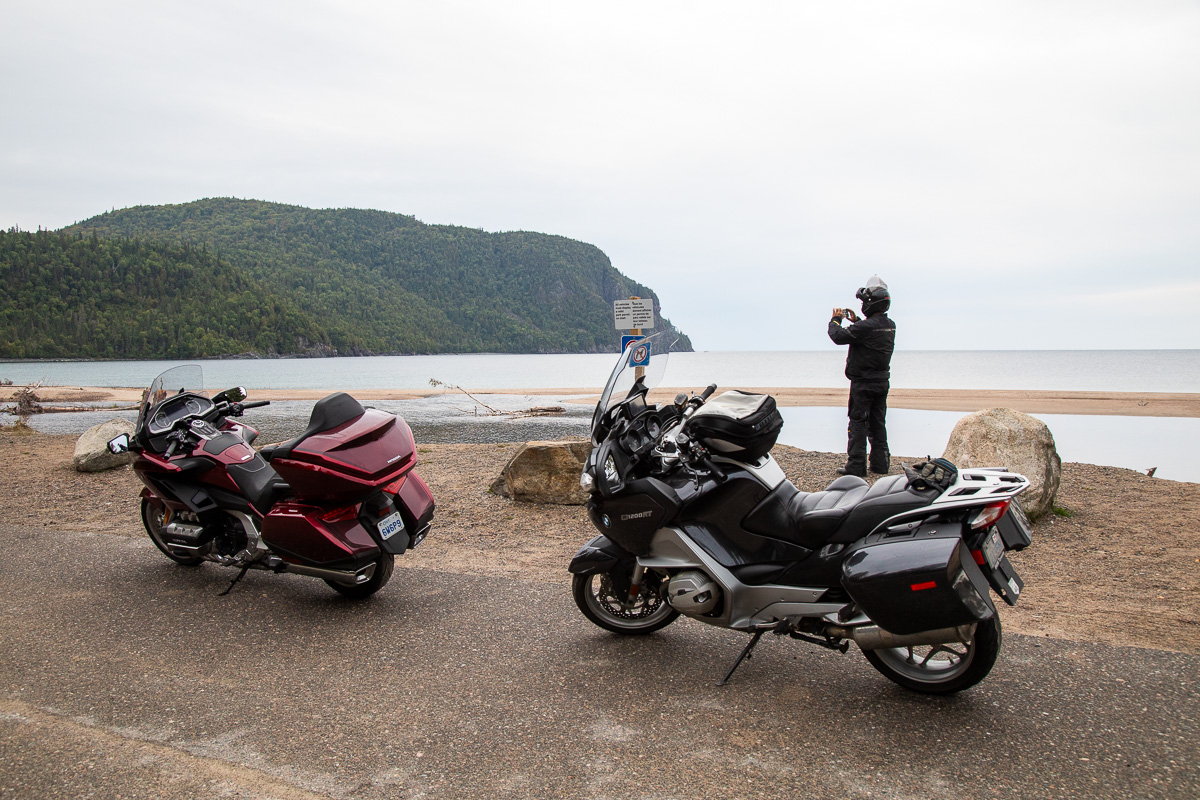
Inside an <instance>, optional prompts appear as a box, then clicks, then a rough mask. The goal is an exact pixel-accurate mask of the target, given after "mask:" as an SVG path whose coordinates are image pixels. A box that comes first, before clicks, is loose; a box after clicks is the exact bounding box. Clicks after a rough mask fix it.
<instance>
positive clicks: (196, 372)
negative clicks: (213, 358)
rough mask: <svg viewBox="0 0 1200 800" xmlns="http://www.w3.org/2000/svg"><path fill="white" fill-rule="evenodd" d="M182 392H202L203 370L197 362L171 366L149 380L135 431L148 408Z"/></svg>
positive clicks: (146, 414)
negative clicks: (148, 386)
mask: <svg viewBox="0 0 1200 800" xmlns="http://www.w3.org/2000/svg"><path fill="white" fill-rule="evenodd" d="M183 392H195V393H196V394H204V370H202V369H201V368H200V365H199V364H184V365H183V366H179V367H171V368H170V369H169V370H167V371H166V372H164V373H162V374H161V375H159V376H158V377H157V378H155V379H154V380H153V381H151V382H150V388H148V389H147V390H146V392H145V394H143V395H142V406H141V408H140V409H139V410H138V418H137V426H136V431H137V432H139V433H140V432H141V430H142V427H143V426H144V425H145V423H146V420H147V419H148V418H149V416H150V409H152V408H154V407H155V406H156V405H158V404H159V403H161V402H162V401H163V400H165V399H167V398H168V397H171V396H172V395H177V394H182V393H183Z"/></svg>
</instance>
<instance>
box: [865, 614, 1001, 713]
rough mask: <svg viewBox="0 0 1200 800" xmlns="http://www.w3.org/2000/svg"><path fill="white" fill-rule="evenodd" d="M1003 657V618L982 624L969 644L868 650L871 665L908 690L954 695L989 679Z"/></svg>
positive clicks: (976, 628) (996, 618) (866, 652)
mask: <svg viewBox="0 0 1200 800" xmlns="http://www.w3.org/2000/svg"><path fill="white" fill-rule="evenodd" d="M999 654H1000V619H999V618H998V617H992V618H991V619H988V620H984V621H983V622H980V623H979V624H978V625H977V626H976V627H975V636H974V637H973V638H972V639H971V641H969V642H965V643H964V642H951V643H949V644H935V645H923V646H919V647H891V648H885V649H883V650H864V651H863V655H864V656H866V657H867V661H870V662H871V666H873V667H875V669H877V670H879V671H880V672H882V673H883V674H884V675H886V676H887V677H888V678H889V679H891V680H893V681H895V682H896V683H898V684H900V685H901V686H903V687H904V688H906V689H912V690H913V691H914V692H924V693H925V694H953V693H954V692H961V691H962V690H963V689H969V688H970V687H972V686H974V685H975V684H977V683H979V682H980V681H981V680H983V679H984V678H986V677H987V674H988V673H989V672H991V671H992V666H993V665H995V663H996V656H998V655H999Z"/></svg>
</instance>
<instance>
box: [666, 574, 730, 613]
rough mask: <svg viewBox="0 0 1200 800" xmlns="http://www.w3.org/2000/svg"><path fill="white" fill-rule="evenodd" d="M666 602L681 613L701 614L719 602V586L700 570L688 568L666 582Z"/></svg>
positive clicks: (715, 607) (712, 608)
mask: <svg viewBox="0 0 1200 800" xmlns="http://www.w3.org/2000/svg"><path fill="white" fill-rule="evenodd" d="M667 602H668V603H670V604H671V607H672V608H674V609H675V610H676V611H678V612H679V613H681V614H687V615H688V616H691V617H699V616H703V615H705V614H709V613H711V612H713V611H715V610H716V609H717V607H718V606H719V605H720V604H721V587H720V586H719V585H717V582H716V581H714V580H713V579H712V578H710V577H708V576H707V575H705V574H704V573H703V572H701V571H700V570H688V571H686V572H681V573H679V574H678V575H676V576H675V577H673V578H671V581H670V583H668V584H667Z"/></svg>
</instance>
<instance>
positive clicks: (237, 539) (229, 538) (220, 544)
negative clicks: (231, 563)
mask: <svg viewBox="0 0 1200 800" xmlns="http://www.w3.org/2000/svg"><path fill="white" fill-rule="evenodd" d="M220 526H221V529H220V532H219V533H218V534H217V536H216V540H215V542H214V544H215V545H216V546H215V548H214V549H215V550H216V551H217V553H218V554H219V555H222V556H233V555H236V554H237V553H240V552H241V551H242V550H244V549H245V548H246V531H245V530H244V529H243V528H242V525H241V523H240V522H238V521H237V520H236V519H234V518H233V517H230V516H228V515H224V516H222V517H221V522H220Z"/></svg>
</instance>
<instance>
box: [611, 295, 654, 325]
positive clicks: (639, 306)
mask: <svg viewBox="0 0 1200 800" xmlns="http://www.w3.org/2000/svg"><path fill="white" fill-rule="evenodd" d="M613 319H614V320H615V321H616V327H617V330H619V331H630V330H633V329H634V328H643V329H644V328H653V327H654V298H652V297H645V298H642V299H640V300H614V301H613Z"/></svg>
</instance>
